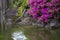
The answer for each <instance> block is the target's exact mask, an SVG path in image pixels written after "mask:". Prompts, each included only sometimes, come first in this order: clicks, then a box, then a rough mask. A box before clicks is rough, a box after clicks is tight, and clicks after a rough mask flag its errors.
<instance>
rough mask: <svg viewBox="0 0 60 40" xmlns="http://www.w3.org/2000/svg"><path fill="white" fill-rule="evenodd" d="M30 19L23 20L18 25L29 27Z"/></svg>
mask: <svg viewBox="0 0 60 40" xmlns="http://www.w3.org/2000/svg"><path fill="white" fill-rule="evenodd" d="M31 19H32V18H31V17H26V18H24V19H23V20H22V21H21V22H19V23H18V25H30V24H31V23H32V20H31Z"/></svg>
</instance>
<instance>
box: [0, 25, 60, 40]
mask: <svg viewBox="0 0 60 40" xmlns="http://www.w3.org/2000/svg"><path fill="white" fill-rule="evenodd" d="M39 30H40V29H39ZM59 31H60V30H55V31H53V30H52V31H51V33H50V34H49V36H50V40H60V32H59ZM38 32H39V31H36V29H35V27H33V26H13V27H12V28H9V29H7V30H6V31H5V32H3V33H2V32H1V30H0V40H41V37H40V36H39V35H38V34H39V33H38ZM40 32H41V31H40ZM46 32H47V31H46ZM36 34H37V35H36ZM45 34H46V33H45ZM37 38H38V39H37Z"/></svg>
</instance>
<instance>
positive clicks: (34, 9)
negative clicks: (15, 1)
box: [27, 0, 60, 22]
mask: <svg viewBox="0 0 60 40" xmlns="http://www.w3.org/2000/svg"><path fill="white" fill-rule="evenodd" d="M28 6H29V7H30V8H29V9H28V10H27V14H29V15H32V16H33V18H34V19H35V20H39V22H48V21H49V19H51V18H52V17H53V18H54V17H55V15H58V14H59V10H60V0H50V1H49V0H28Z"/></svg>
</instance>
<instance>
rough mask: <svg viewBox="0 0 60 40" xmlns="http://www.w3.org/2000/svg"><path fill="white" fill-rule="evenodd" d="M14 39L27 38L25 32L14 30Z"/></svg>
mask: <svg viewBox="0 0 60 40" xmlns="http://www.w3.org/2000/svg"><path fill="white" fill-rule="evenodd" d="M12 38H13V40H27V38H26V36H25V35H24V34H23V32H14V33H12Z"/></svg>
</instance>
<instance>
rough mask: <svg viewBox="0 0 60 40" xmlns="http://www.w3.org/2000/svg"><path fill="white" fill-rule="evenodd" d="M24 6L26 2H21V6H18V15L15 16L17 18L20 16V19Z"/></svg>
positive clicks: (25, 0)
mask: <svg viewBox="0 0 60 40" xmlns="http://www.w3.org/2000/svg"><path fill="white" fill-rule="evenodd" d="M26 6H27V0H24V1H23V2H22V4H21V5H20V7H19V8H18V14H17V16H21V17H22V15H23V11H24V9H26Z"/></svg>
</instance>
